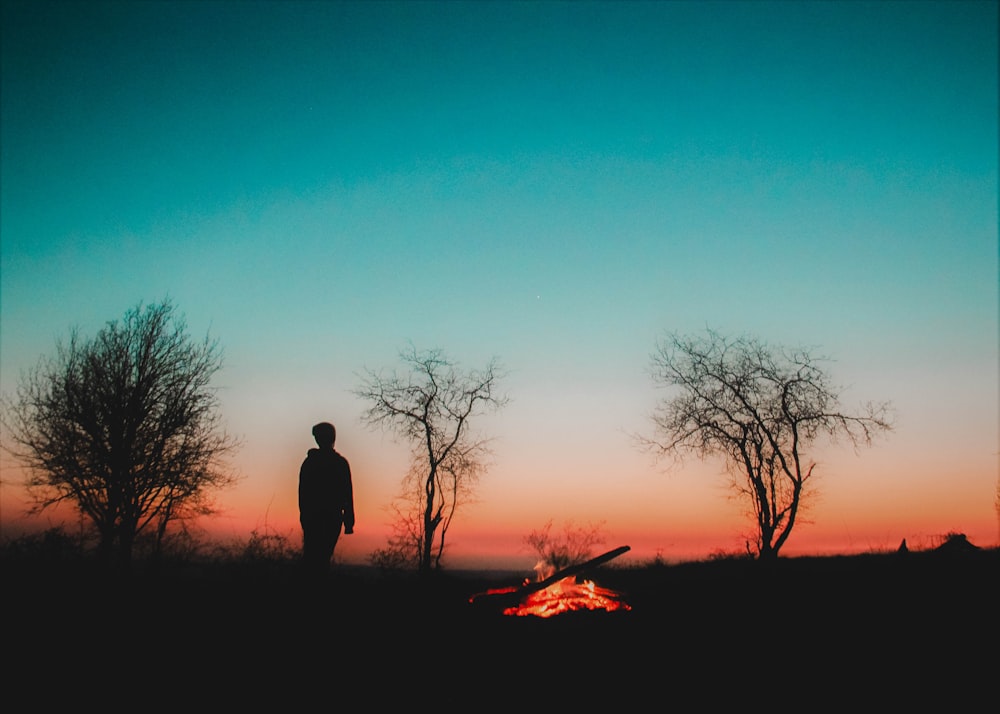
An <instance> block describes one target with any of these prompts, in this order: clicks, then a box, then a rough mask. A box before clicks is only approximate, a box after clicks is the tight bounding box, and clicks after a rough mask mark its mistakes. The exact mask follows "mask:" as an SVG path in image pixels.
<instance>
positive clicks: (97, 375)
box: [4, 300, 237, 564]
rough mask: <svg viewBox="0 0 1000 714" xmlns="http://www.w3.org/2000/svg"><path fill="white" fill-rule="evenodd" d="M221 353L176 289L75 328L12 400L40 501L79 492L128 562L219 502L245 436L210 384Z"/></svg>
mask: <svg viewBox="0 0 1000 714" xmlns="http://www.w3.org/2000/svg"><path fill="white" fill-rule="evenodd" d="M221 364H222V357H221V351H220V350H219V347H218V344H217V343H216V342H215V341H212V340H209V338H208V337H206V338H205V339H204V341H202V342H198V343H196V342H193V341H192V340H191V339H190V338H189V336H188V334H187V330H186V325H185V322H184V319H183V318H182V317H180V316H179V315H178V314H177V313H176V310H175V308H174V306H173V305H172V304H171V302H170V301H169V300H165V301H163V302H161V303H159V304H153V305H149V306H147V307H145V308H143V306H142V305H141V304H140V305H138V306H136V307H134V308H132V309H130V310H129V311H127V312H126V313H125V315H124V317H123V319H122V320H121V321H120V322H119V321H117V320H114V321H110V322H108V323H107V324H106V325H105V326H104V328H102V329H101V330H100V331H99V332H98V333H97V335H96V337H94V338H92V339H87V338H85V337H83V336H81V335H80V333H79V330H77V329H73V330H72V331H71V334H70V337H69V341H68V343H63V342H59V343H57V345H56V356H55V357H54V358H45V357H43V358H42V359H41V360H40V361H39V363H38V364H37V365H36V367H35V368H34V369H33V370H31V371H29V372H27V373H26V374H24V375H22V378H21V382H20V384H19V386H18V390H17V395H16V399H14V400H13V401H7V402H6V403H5V405H4V423H5V426H6V427H7V428H6V431H7V432H8V434H9V437H10V440H11V442H12V444H11V445H10V446H9V447H8V448H9V450H10V451H11V452H12V453H13V454H14V456H15V457H16V458H18V459H19V460H20V461H21V463H22V464H23V465H24V466H25V467H26V468H27V472H28V476H27V478H26V480H25V484H24V485H25V487H26V490H27V491H28V493H29V495H30V497H31V499H32V508H31V512H33V513H40V512H41V511H43V510H44V509H46V508H48V507H50V506H54V505H56V504H58V503H62V502H69V503H72V504H73V505H74V506H75V507H76V508H77V509H78V511H79V512H80V514H82V516H83V517H84V519H85V520H86V521H89V522H90V523H91V524H92V525H93V526H94V527H95V529H96V531H97V533H98V536H99V552H100V553H101V555H102V556H103V557H105V558H106V559H111V557H112V556H113V555H114V554H116V553H117V556H118V559H119V561H120V562H121V563H124V564H128V563H129V562H131V559H132V555H133V546H134V544H135V541H136V537H137V536H138V535H140V534H142V533H146V532H148V533H150V535H152V536H153V537H154V539H155V543H156V546H157V547H158V546H159V544H160V543H161V542H162V540H163V537H164V534H165V533H166V530H167V526H168V524H169V523H171V522H173V521H178V520H182V519H186V518H190V517H193V516H197V515H204V514H210V513H212V512H213V511H214V507H213V503H212V499H211V495H212V492H213V491H215V490H216V489H220V488H223V487H225V486H229V485H231V484H232V483H233V482H234V481H235V480H236V476H235V475H234V474H233V473H232V472H231V471H229V470H228V469H227V468H226V467H225V464H224V463H223V457H224V456H225V455H226V454H227V453H229V452H230V451H232V450H234V449H235V448H236V446H237V442H236V441H235V440H233V439H232V438H230V437H229V436H228V435H227V434H226V433H225V432H224V431H223V430H222V429H221V428H220V416H219V413H218V411H217V407H218V402H217V398H216V396H215V392H214V390H213V389H212V388H211V387H210V381H211V378H212V376H213V375H214V374H215V373H216V372H217V371H218V370H219V369H220V367H221ZM5 401H6V400H5Z"/></svg>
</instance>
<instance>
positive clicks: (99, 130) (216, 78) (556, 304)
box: [0, 0, 1000, 574]
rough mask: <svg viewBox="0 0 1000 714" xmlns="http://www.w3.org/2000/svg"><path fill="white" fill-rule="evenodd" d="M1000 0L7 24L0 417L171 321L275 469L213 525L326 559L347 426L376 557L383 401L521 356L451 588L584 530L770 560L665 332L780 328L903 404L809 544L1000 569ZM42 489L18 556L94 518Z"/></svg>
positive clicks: (66, 17)
mask: <svg viewBox="0 0 1000 714" xmlns="http://www.w3.org/2000/svg"><path fill="white" fill-rule="evenodd" d="M997 8H998V6H997V3H995V2H977V1H971V0H958V1H954V2H899V3H885V2H851V3H825V2H798V3H784V2H579V3H566V2H536V3H518V2H504V1H498V2H376V3H371V2H332V1H330V2H325V1H322V0H321V1H319V2H297V1H294V0H293V1H291V2H280V3H278V2H275V3H269V2H263V3H260V2H249V1H247V2H244V1H242V0H236V1H234V2H215V1H212V0H208V1H206V2H197V3H190V2H183V1H178V0H154V1H150V2H142V3H129V2H113V1H108V0H98V1H96V2H90V3H77V2H67V1H62V0H52V1H46V2H21V1H19V0H18V1H15V0H4V2H3V4H2V13H3V15H2V45H0V52H2V65H0V69H2V86H3V92H2V94H0V110H2V113H0V149H2V154H0V172H2V182H0V270H2V279H0V392H2V394H3V397H4V399H12V398H13V397H14V396H15V395H16V393H17V388H18V385H19V383H20V381H21V380H22V379H23V377H24V375H25V374H26V373H27V372H29V371H30V370H31V369H32V368H33V367H34V366H35V365H37V364H38V363H39V360H41V359H44V358H48V357H52V356H54V355H55V353H56V349H57V347H56V346H57V344H58V343H60V342H65V341H66V340H67V338H68V337H69V335H70V332H71V330H72V329H74V328H78V329H79V330H80V333H81V334H82V335H83V336H86V337H92V336H93V335H95V334H96V333H97V332H98V330H100V329H101V328H102V327H103V326H104V325H105V324H106V323H107V322H109V321H112V320H120V319H121V318H122V316H123V314H124V313H125V312H126V311H127V310H129V309H131V308H134V307H135V306H136V305H150V304H155V303H158V302H160V301H163V300H169V301H170V302H171V303H172V304H173V305H175V306H176V309H177V312H178V313H179V314H180V315H182V316H183V318H184V319H185V321H186V323H187V326H188V329H189V333H190V335H191V336H192V337H193V338H194V339H195V340H200V339H201V338H202V337H204V336H205V335H208V336H210V337H211V338H212V339H215V340H217V341H218V344H219V345H220V347H221V348H222V351H223V356H224V359H223V365H222V369H221V370H220V371H219V372H218V373H217V374H216V375H215V377H214V379H213V386H214V387H215V388H217V390H218V391H217V394H218V397H219V401H220V413H221V416H222V424H223V426H224V427H225V429H226V430H227V432H228V433H230V434H232V435H233V436H234V437H236V438H237V439H239V440H240V443H241V445H240V448H239V449H238V450H237V451H236V452H235V453H234V454H233V455H232V458H231V466H232V468H233V470H234V472H236V473H238V474H239V477H240V478H239V482H238V483H237V484H236V485H235V486H234V487H233V488H231V489H226V490H224V491H221V492H219V493H218V494H216V501H217V504H218V507H219V512H218V514H217V515H215V516H213V517H211V518H209V519H201V520H200V521H198V523H197V528H196V529H195V530H194V534H195V536H196V537H198V538H199V539H204V540H205V541H206V542H208V541H219V542H223V543H226V542H234V541H235V542H240V541H242V542H245V541H246V540H247V539H249V538H250V536H251V534H252V533H254V532H256V533H259V534H267V535H277V536H280V537H282V538H286V539H287V541H288V542H289V543H290V544H291V545H293V546H295V547H298V545H299V543H300V538H301V530H300V528H299V524H298V510H297V500H296V496H297V478H298V469H299V466H300V464H301V463H302V460H303V458H304V457H305V455H306V452H307V450H308V449H309V448H311V447H313V446H314V445H315V443H314V441H313V438H312V436H311V433H310V429H311V427H312V426H313V424H315V423H317V422H319V421H330V422H332V423H333V424H335V426H336V427H337V441H336V447H337V449H338V450H339V451H341V453H343V455H344V456H345V457H347V459H348V460H349V461H350V464H351V468H352V472H353V476H354V487H355V505H356V510H357V527H356V529H355V533H354V534H353V535H345V536H342V537H341V538H340V541H339V543H338V545H337V550H336V560H337V561H338V562H341V563H347V564H365V563H368V562H369V558H370V556H371V554H372V553H373V552H374V551H375V550H376V549H379V548H381V547H383V546H384V545H385V543H386V540H387V538H388V537H389V535H390V534H391V527H390V526H391V521H392V514H391V512H390V510H389V506H390V504H391V503H392V501H393V498H394V496H396V495H397V494H398V492H399V489H400V483H401V480H402V479H403V477H404V476H405V475H406V473H407V469H408V467H409V463H410V452H409V446H408V445H407V444H406V443H404V442H401V441H399V440H398V439H396V438H395V437H394V435H393V434H391V433H388V432H382V431H380V430H377V429H372V428H369V427H368V426H367V425H366V424H365V423H364V419H363V416H364V413H365V409H366V406H367V405H366V403H365V402H364V400H363V399H361V398H359V397H358V395H357V389H358V387H359V384H360V383H361V381H362V379H363V377H364V375H365V374H367V373H369V371H372V372H380V371H384V370H392V369H400V368H401V362H400V353H401V351H404V350H406V349H407V347H408V346H410V345H412V346H414V347H415V348H416V349H418V350H433V349H440V350H441V351H442V352H443V353H444V354H445V355H446V356H447V357H449V358H450V359H452V360H454V362H455V363H456V364H457V365H458V366H459V367H460V368H461V369H466V370H474V369H481V368H483V367H484V366H485V365H486V364H487V363H488V362H489V361H490V360H491V359H496V360H497V361H498V363H499V364H500V365H501V366H502V367H503V377H502V379H500V380H499V381H498V387H499V389H500V391H502V392H503V393H504V394H506V395H508V396H509V397H510V401H509V403H508V404H506V405H505V406H504V407H503V408H502V409H500V410H498V411H497V412H496V413H490V414H485V415H482V416H477V417H475V418H474V420H473V422H472V426H473V429H474V430H475V431H476V432H477V433H480V434H482V435H483V436H484V437H487V438H489V439H490V440H491V443H490V445H491V457H490V460H489V464H488V468H487V469H486V470H485V472H484V473H483V474H482V476H481V478H480V480H479V483H478V484H477V486H476V489H475V493H474V500H471V501H470V502H468V503H465V504H463V505H462V506H461V508H460V510H459V512H458V513H457V515H456V516H455V520H454V522H453V524H452V526H451V530H450V531H449V532H448V537H447V549H446V554H445V557H444V559H443V561H442V565H443V567H445V568H451V569H460V568H486V569H500V570H514V571H524V572H525V573H526V574H530V573H531V571H532V568H533V566H534V565H535V561H536V559H537V558H536V555H535V554H534V553H533V552H532V551H531V549H530V548H529V547H528V546H527V545H526V544H525V542H524V538H525V537H526V536H527V535H529V534H530V533H531V532H532V531H535V530H538V529H540V528H543V527H544V526H545V525H546V524H547V523H550V522H551V523H552V524H553V528H554V530H555V531H558V530H559V529H560V528H562V527H563V526H565V525H576V526H590V525H593V526H598V527H599V529H600V533H601V535H602V536H603V542H602V543H600V544H598V545H596V546H595V548H594V551H595V553H596V552H600V551H602V550H611V549H613V548H616V547H618V546H622V545H628V546H629V547H630V551H629V553H628V554H627V556H623V557H622V558H621V559H620V562H621V563H623V564H624V563H645V562H652V561H653V560H654V559H660V560H663V561H665V562H677V561H687V560H704V559H709V558H712V557H715V556H718V555H720V554H727V555H739V554H743V553H745V548H746V546H745V543H746V539H747V535H748V534H749V533H750V528H751V525H752V524H751V522H750V521H749V520H748V518H747V516H746V514H745V510H746V506H747V504H745V503H743V502H741V501H739V500H738V499H735V498H734V497H733V492H732V489H731V488H729V487H728V485H727V477H726V473H725V464H724V463H723V462H722V461H721V460H719V459H706V460H699V459H696V458H694V457H690V458H687V459H685V460H684V461H683V462H682V463H680V464H678V465H671V464H669V463H668V462H666V461H663V460H657V459H655V458H654V457H653V455H651V454H650V453H649V452H647V451H645V450H643V449H642V448H640V447H639V445H638V443H637V441H638V437H649V436H652V435H653V426H652V423H651V419H650V416H651V414H652V413H653V411H654V410H655V408H656V407H657V405H658V404H659V402H660V400H661V399H662V398H663V397H664V396H665V391H664V390H663V389H662V388H661V387H658V386H657V385H656V384H655V383H654V381H653V379H652V378H651V375H650V368H651V365H650V362H651V356H652V355H653V353H654V350H655V348H656V346H657V344H658V341H660V340H662V339H663V338H664V336H665V335H667V334H671V333H679V334H684V335H702V334H705V332H706V330H714V331H717V332H718V333H720V334H723V335H726V336H729V337H738V336H743V335H749V336H753V337H756V338H759V339H761V340H763V341H764V342H766V343H767V344H770V345H778V346H787V347H790V348H796V347H804V348H807V349H809V350H810V351H811V352H812V353H813V354H814V355H816V356H818V357H821V358H825V360H826V361H824V362H823V367H824V369H826V370H827V371H828V373H829V375H830V378H831V381H832V382H833V383H834V384H835V385H837V386H838V387H839V388H840V390H841V392H840V394H841V406H842V407H843V408H844V409H845V410H846V411H855V410H856V409H857V408H858V407H859V406H860V405H862V404H864V403H865V402H868V401H873V402H889V403H891V405H892V408H893V412H894V414H895V420H894V428H893V429H892V431H891V432H888V433H885V434H880V435H879V436H877V438H875V440H874V441H873V443H872V444H871V446H863V447H860V448H858V449H854V448H853V447H852V446H851V444H850V443H848V442H846V441H840V442H833V443H831V442H829V441H823V440H821V441H819V442H818V443H817V445H816V446H815V447H814V448H810V449H809V450H808V451H807V452H806V454H805V455H806V457H807V458H808V459H809V460H811V461H815V462H816V470H815V474H816V476H815V481H814V482H811V488H812V489H813V490H812V491H811V492H810V500H809V501H808V508H807V510H806V511H805V512H804V513H802V514H800V516H799V520H798V523H797V525H796V527H795V529H794V531H793V533H792V536H791V538H790V539H789V541H788V542H787V544H786V545H785V546H784V547H783V548H782V551H781V555H783V556H800V555H802V556H806V555H849V554H856V553H871V552H888V551H894V550H896V549H897V548H898V547H899V546H900V544H901V542H902V541H903V540H904V539H905V541H906V543H907V545H908V547H909V548H910V549H911V550H921V549H930V548H933V547H935V546H936V545H938V544H940V543H941V542H942V540H943V539H945V538H946V537H947V535H948V534H953V533H962V534H965V535H966V536H967V538H968V540H969V541H970V542H971V543H973V544H974V545H977V546H980V547H983V548H993V547H997V546H1000V289H998V278H1000V267H998V265H1000V260H998V258H1000V249H998V248H1000V244H998V199H997V195H998V138H997V125H998V49H997V47H998V41H997V31H996V30H997V26H998V12H997ZM3 438H6V437H3ZM22 477H23V473H22V472H21V466H20V464H19V463H18V462H17V461H16V459H14V458H13V457H12V456H11V454H9V453H8V452H6V451H3V452H0V540H9V539H11V538H16V537H18V536H19V535H21V534H23V533H25V532H37V531H39V530H44V529H46V528H50V527H53V526H57V525H59V524H62V523H65V527H66V529H67V531H69V532H75V531H76V530H77V529H78V528H79V523H78V521H77V519H76V518H75V517H74V515H73V513H72V512H71V511H70V510H69V509H66V508H60V509H55V510H52V511H45V512H44V513H42V514H41V515H40V516H33V517H28V516H26V515H25V513H26V509H27V507H28V506H29V505H30V504H29V501H28V499H27V496H26V494H25V492H24V489H23V488H22V487H21V485H20V480H21V478H22Z"/></svg>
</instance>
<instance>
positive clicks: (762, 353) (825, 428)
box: [645, 330, 892, 559]
mask: <svg viewBox="0 0 1000 714" xmlns="http://www.w3.org/2000/svg"><path fill="white" fill-rule="evenodd" d="M820 362H821V360H819V359H817V358H815V357H814V356H813V355H812V354H810V351H809V350H807V349H788V348H784V347H772V346H770V345H767V344H766V343H764V342H762V341H761V340H759V339H756V338H754V337H748V336H741V337H737V338H734V339H730V338H726V337H724V336H723V335H720V334H718V333H717V332H714V331H712V330H709V331H708V332H707V334H706V335H704V336H695V337H688V336H681V335H677V334H670V335H668V336H667V337H666V338H665V339H664V340H662V341H661V342H659V343H658V344H657V347H656V351H655V352H654V354H653V358H652V376H653V380H654V382H655V383H656V384H657V385H658V386H660V387H665V388H669V389H671V393H670V395H669V396H667V397H665V398H664V399H662V400H661V401H660V402H659V404H658V406H657V409H656V411H655V412H654V414H653V417H652V421H653V426H654V429H655V436H654V437H653V438H652V439H647V440H645V443H646V445H647V446H649V447H651V448H652V449H653V450H654V451H655V452H657V453H658V454H660V455H669V456H674V457H679V456H682V455H683V454H685V453H693V454H695V455H697V456H698V457H701V458H709V457H721V458H722V459H724V460H725V462H726V464H727V466H728V468H729V470H730V473H731V475H732V476H733V485H734V487H735V489H736V491H737V492H738V493H739V494H740V495H741V496H742V497H743V498H744V499H745V502H746V503H747V504H748V505H749V506H750V509H751V511H752V514H753V520H754V526H755V539H756V542H755V543H754V544H753V545H754V550H755V551H756V554H757V555H758V556H759V557H760V558H761V559H769V558H773V557H776V556H777V555H778V551H779V550H780V549H781V547H782V546H783V545H784V544H785V542H786V541H787V540H788V537H789V536H790V535H791V533H792V529H793V527H794V525H795V522H796V517H797V516H798V515H799V512H800V508H801V506H802V503H803V496H804V495H805V494H806V493H807V489H808V485H809V482H810V479H811V478H812V475H813V471H814V469H815V466H816V464H815V463H814V462H813V461H811V460H809V459H807V453H806V451H807V449H808V448H809V447H810V446H811V445H813V444H814V443H815V442H816V441H817V439H819V438H820V437H828V438H830V439H836V438H837V437H845V438H846V439H847V440H848V441H849V442H850V443H851V444H852V445H854V446H855V447H857V446H859V445H862V444H864V445H869V444H871V442H872V439H873V437H874V436H875V435H876V434H878V433H880V432H884V431H889V430H891V429H892V423H891V418H890V406H889V405H888V404H884V403H883V404H874V403H868V404H865V405H863V406H862V407H861V409H860V411H859V412H858V413H857V414H852V413H847V412H845V411H843V410H842V409H841V407H840V404H839V390H838V389H837V388H835V387H834V386H833V384H832V383H831V380H830V377H829V375H828V374H827V372H826V371H825V370H824V369H823V368H822V366H821V364H820Z"/></svg>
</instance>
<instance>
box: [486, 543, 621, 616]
mask: <svg viewBox="0 0 1000 714" xmlns="http://www.w3.org/2000/svg"><path fill="white" fill-rule="evenodd" d="M628 550H629V547H628V546H627V545H623V546H621V547H620V548H615V549H614V550H609V551H608V552H607V553H604V554H603V555H599V556H597V557H596V558H591V559H590V560H588V561H586V562H585V563H579V564H576V565H571V566H569V567H566V568H563V569H562V570H559V571H557V572H555V573H552V574H550V575H548V577H545V575H546V574H547V573H550V572H551V570H552V569H551V568H545V567H544V566H543V565H542V564H539V566H536V568H535V570H536V572H537V573H538V580H537V581H535V582H532V581H530V580H525V581H524V583H523V584H522V585H521V586H520V587H505V588H492V589H490V590H487V591H486V592H484V593H480V594H478V595H473V596H472V597H471V598H469V602H472V603H489V604H492V605H493V606H495V607H497V608H500V609H501V611H502V612H503V614H504V615H515V616H521V615H533V616H535V617H552V616H553V615H560V614H562V613H566V612H574V611H580V610H604V611H608V612H612V611H615V610H631V609H632V607H631V606H630V605H628V604H627V603H625V602H624V601H623V600H622V599H621V596H620V595H619V594H618V593H617V592H615V591H614V590H609V589H607V588H601V587H598V586H597V585H595V584H594V583H593V581H590V580H583V581H580V582H577V576H578V575H579V574H580V573H582V572H584V571H585V570H590V569H592V568H596V567H597V566H599V565H602V564H604V563H606V562H608V561H609V560H611V559H612V558H617V557H618V556H619V555H621V554H622V553H626V552H628Z"/></svg>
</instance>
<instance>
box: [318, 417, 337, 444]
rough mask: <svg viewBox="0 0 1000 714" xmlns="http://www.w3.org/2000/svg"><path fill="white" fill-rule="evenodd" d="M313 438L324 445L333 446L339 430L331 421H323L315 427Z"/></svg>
mask: <svg viewBox="0 0 1000 714" xmlns="http://www.w3.org/2000/svg"><path fill="white" fill-rule="evenodd" d="M313 438H314V439H316V443H317V444H319V445H320V446H322V447H327V446H330V447H332V446H333V442H334V441H336V439H337V430H336V429H334V428H333V424H331V423H330V422H328V421H321V422H320V423H319V424H317V425H316V426H314V427H313Z"/></svg>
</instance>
